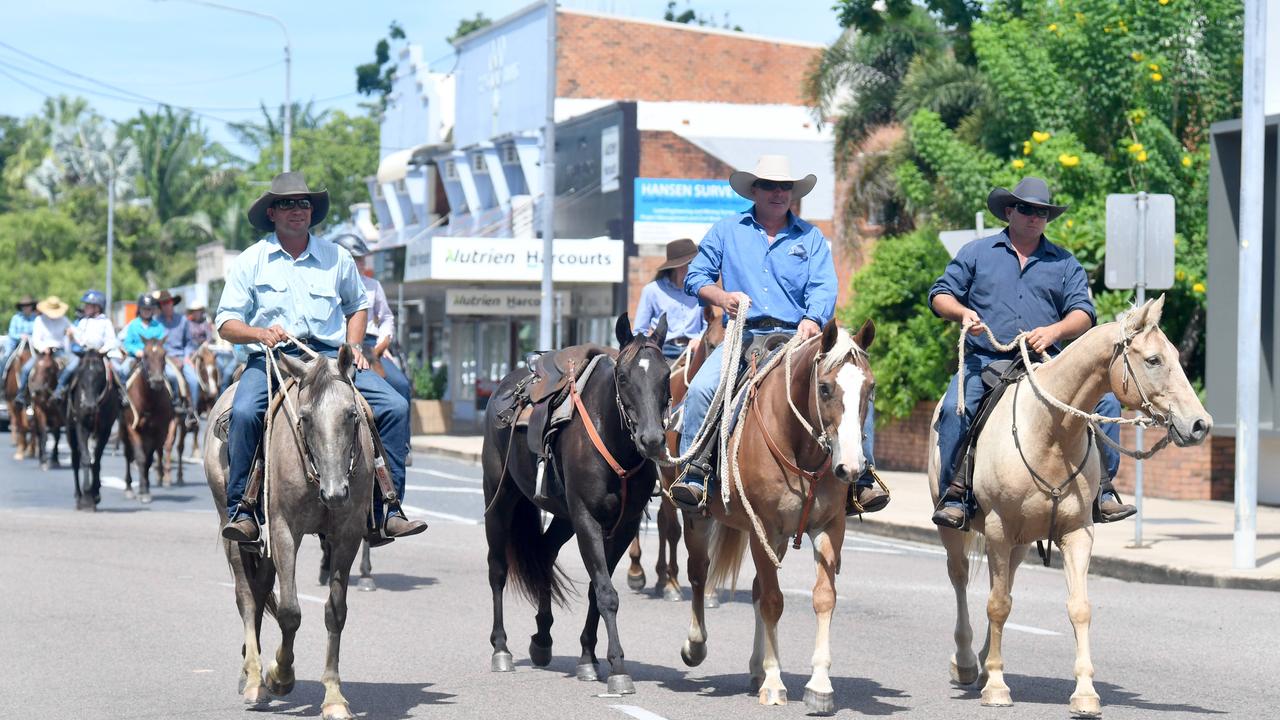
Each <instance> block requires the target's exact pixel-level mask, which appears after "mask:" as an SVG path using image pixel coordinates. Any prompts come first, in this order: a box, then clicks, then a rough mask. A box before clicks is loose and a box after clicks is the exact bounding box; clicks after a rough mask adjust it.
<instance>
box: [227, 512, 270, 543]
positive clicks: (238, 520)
mask: <svg viewBox="0 0 1280 720" xmlns="http://www.w3.org/2000/svg"><path fill="white" fill-rule="evenodd" d="M259 535H261V531H260V530H259V528H258V519H257V518H256V517H254V514H253V511H252V510H251V509H249V508H247V507H246V506H245V505H243V504H242V505H241V506H240V508H239V510H238V511H237V512H236V516H235V517H233V518H231V519H230V520H228V521H227V524H226V525H223V526H222V537H223V538H225V539H227V540H231V541H232V542H242V543H251V542H257V541H258V536H259Z"/></svg>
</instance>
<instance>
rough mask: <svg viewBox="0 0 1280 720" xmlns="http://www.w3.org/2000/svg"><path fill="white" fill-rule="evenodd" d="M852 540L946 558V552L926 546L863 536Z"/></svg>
mask: <svg viewBox="0 0 1280 720" xmlns="http://www.w3.org/2000/svg"><path fill="white" fill-rule="evenodd" d="M854 539H855V540H856V541H857V542H862V543H869V544H871V545H880V546H882V547H891V548H897V549H898V550H906V551H907V552H916V553H923V554H925V555H942V556H946V554H947V551H946V550H940V549H938V548H932V547H926V546H924V545H909V544H906V543H896V542H890V541H888V540H875V539H873V538H869V537H867V536H865V535H858V536H857V537H856V538H854Z"/></svg>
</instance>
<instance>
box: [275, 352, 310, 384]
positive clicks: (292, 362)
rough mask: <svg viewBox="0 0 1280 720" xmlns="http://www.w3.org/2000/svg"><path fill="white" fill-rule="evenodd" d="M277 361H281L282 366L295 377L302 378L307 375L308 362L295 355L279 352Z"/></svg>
mask: <svg viewBox="0 0 1280 720" xmlns="http://www.w3.org/2000/svg"><path fill="white" fill-rule="evenodd" d="M268 352H270V351H268ZM276 361H277V362H279V363H280V367H282V368H284V371H285V372H286V373H288V374H289V375H290V376H291V377H293V378H294V379H297V380H302V378H304V377H306V376H307V364H306V363H304V362H302V360H301V359H299V358H296V357H294V356H293V355H288V354H286V353H279V354H277V355H276Z"/></svg>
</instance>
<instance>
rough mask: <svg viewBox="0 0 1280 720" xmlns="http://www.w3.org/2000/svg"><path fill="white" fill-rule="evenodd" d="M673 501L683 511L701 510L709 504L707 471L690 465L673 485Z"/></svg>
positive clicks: (692, 464) (671, 491)
mask: <svg viewBox="0 0 1280 720" xmlns="http://www.w3.org/2000/svg"><path fill="white" fill-rule="evenodd" d="M669 492H670V493H671V500H672V502H674V503H675V504H676V506H677V507H679V508H680V509H681V510H693V511H696V510H701V509H702V508H703V507H704V506H705V505H706V502H707V481H706V471H705V470H704V469H703V468H699V467H696V466H695V465H694V463H692V462H691V463H689V465H688V466H687V467H686V468H685V471H684V472H683V473H681V475H680V477H678V478H676V480H675V482H673V483H671V489H670V490H669Z"/></svg>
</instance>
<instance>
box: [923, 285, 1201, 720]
mask: <svg viewBox="0 0 1280 720" xmlns="http://www.w3.org/2000/svg"><path fill="white" fill-rule="evenodd" d="M1163 305H1164V297H1163V296H1161V297H1160V298H1159V299H1157V300H1154V301H1150V302H1147V303H1146V304H1144V305H1143V306H1142V307H1139V308H1135V309H1133V310H1130V311H1129V312H1128V313H1127V314H1125V315H1124V316H1122V317H1121V318H1120V319H1117V320H1116V321H1115V322H1110V323H1107V324H1105V325H1099V326H1097V327H1095V328H1093V329H1092V330H1090V331H1089V332H1087V333H1085V334H1084V335H1083V336H1081V337H1080V338H1079V339H1077V340H1076V341H1075V342H1073V343H1071V345H1070V346H1068V347H1067V349H1066V350H1063V351H1062V353H1061V354H1060V355H1058V356H1057V357H1056V358H1054V359H1052V360H1050V361H1048V362H1046V363H1045V364H1043V365H1039V366H1037V367H1035V368H1034V369H1033V370H1031V374H1033V375H1034V378H1032V377H1030V376H1028V377H1025V378H1023V379H1022V380H1020V381H1018V383H1017V384H1016V385H1015V386H1014V387H1012V388H1010V389H1009V390H1006V391H1005V394H1004V397H1002V398H1001V399H1000V402H999V404H997V405H996V407H995V408H994V410H993V411H992V414H991V416H990V419H989V420H988V421H987V424H986V428H985V430H984V431H983V433H982V435H980V436H979V438H978V444H977V449H976V455H975V457H974V466H973V495H974V498H975V499H976V500H977V504H978V509H977V511H976V514H975V515H974V517H973V519H972V522H971V524H970V527H971V529H973V530H974V531H975V534H974V536H971V537H973V538H974V539H976V534H977V533H982V534H983V535H985V537H986V545H987V562H988V565H989V572H990V575H991V595H990V597H989V598H988V600H987V620H988V623H989V625H988V633H987V641H986V644H985V646H984V647H983V650H982V653H981V655H980V656H979V657H974V654H973V650H972V648H971V647H970V643H971V641H972V639H973V631H972V629H971V628H970V625H969V608H968V604H967V602H966V586H967V585H968V582H969V559H968V557H967V553H966V548H965V544H966V543H965V535H964V533H963V532H961V531H959V530H953V529H951V528H941V527H940V528H939V529H938V532H939V534H940V535H941V536H942V543H943V545H945V546H946V549H947V573H948V574H949V575H950V577H951V585H952V587H953V588H954V589H955V595H956V625H955V642H956V652H955V654H954V655H952V656H951V677H952V680H953V681H955V682H958V683H960V684H964V685H967V684H970V683H973V682H975V681H978V682H983V683H984V685H983V687H982V704H983V705H1012V704H1013V700H1012V696H1011V695H1010V692H1009V686H1008V685H1006V684H1005V678H1004V654H1003V650H1002V645H1001V640H1002V638H1003V636H1004V626H1005V621H1006V620H1007V619H1008V617H1009V611H1010V609H1011V608H1012V606H1013V599H1012V595H1011V593H1012V590H1013V577H1014V572H1015V571H1016V570H1017V568H1018V565H1020V564H1021V563H1022V560H1023V558H1024V557H1025V556H1026V554H1027V548H1028V546H1029V545H1030V544H1031V543H1033V542H1036V541H1038V540H1043V539H1048V540H1050V541H1052V542H1057V543H1058V545H1059V547H1060V548H1061V549H1062V565H1063V568H1064V571H1065V574H1066V578H1067V615H1068V617H1069V618H1070V619H1071V625H1072V626H1073V627H1074V628H1075V637H1076V661H1075V675H1076V688H1075V692H1074V693H1072V695H1071V712H1072V714H1073V715H1077V716H1087V717H1098V716H1100V715H1101V714H1102V705H1101V701H1100V698H1099V697H1098V693H1097V691H1096V690H1095V689H1094V687H1093V661H1092V660H1091V659H1090V656H1089V622H1090V608H1089V598H1088V594H1087V575H1088V572H1089V557H1090V554H1091V553H1092V551H1093V513H1092V510H1093V498H1094V496H1095V495H1096V494H1097V492H1098V483H1099V480H1100V473H1101V467H1102V464H1101V457H1100V454H1099V453H1098V452H1097V450H1096V449H1095V447H1094V445H1093V443H1092V440H1091V438H1090V433H1091V432H1093V434H1094V435H1095V436H1099V437H1100V436H1102V433H1101V432H1098V431H1097V430H1095V429H1093V428H1091V425H1090V422H1089V420H1088V419H1087V418H1088V413H1091V412H1092V411H1093V408H1094V406H1095V405H1097V403H1098V400H1099V399H1100V398H1101V397H1102V396H1103V395H1104V394H1106V393H1107V392H1114V393H1115V394H1116V397H1117V398H1118V399H1119V400H1120V402H1121V403H1123V404H1124V405H1126V406H1128V407H1131V408H1142V409H1143V410H1144V411H1145V412H1146V413H1147V414H1148V415H1149V416H1150V417H1152V418H1154V419H1155V420H1157V421H1159V422H1160V424H1163V425H1165V426H1166V427H1167V428H1168V433H1169V438H1171V439H1172V440H1173V442H1174V443H1176V444H1177V445H1179V446H1186V445H1192V444H1195V443H1199V442H1201V441H1203V440H1204V439H1205V438H1206V437H1207V436H1208V434H1209V429H1210V427H1211V426H1212V423H1213V420H1212V418H1210V417H1209V415H1208V413H1206V412H1205V409H1204V407H1203V406H1202V405H1201V404H1200V399H1199V398H1198V397H1196V392H1195V390H1194V389H1192V387H1191V384H1190V383H1188V382H1187V376H1186V375H1185V374H1184V373H1183V371H1182V366H1181V365H1180V364H1179V359H1178V350H1177V349H1176V348H1175V347H1174V346H1173V345H1171V344H1170V343H1169V340H1168V339H1167V338H1165V336H1164V333H1162V332H1161V331H1160V327H1159V322H1160V311H1161V309H1162V307H1163ZM1024 353H1025V347H1024ZM1032 380H1034V383H1033V382H1031V381H1032ZM972 382H978V379H977V378H973V379H972ZM1036 385H1039V388H1037V387H1036ZM1061 403H1065V405H1061ZM1055 405H1060V407H1055ZM1068 406H1069V408H1073V409H1074V410H1071V411H1070V412H1068ZM938 407H939V408H940V407H941V403H939V406H938ZM934 417H935V422H936V418H937V411H936V410H935V413H934ZM1019 424H1020V429H1014V428H1018V427H1019ZM1163 442H1164V441H1162V443H1163ZM929 448H930V453H929V488H930V489H931V490H932V491H933V494H934V500H935V502H936V501H937V494H938V483H937V477H938V466H939V463H940V460H939V455H938V442H937V433H936V432H932V431H931V432H930V434H929ZM1064 479H1065V480H1064ZM1055 494H1056V495H1057V496H1058V499H1057V501H1056V502H1055V501H1054V498H1053V496H1054V495H1055ZM979 661H981V662H982V668H981V669H979Z"/></svg>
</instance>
